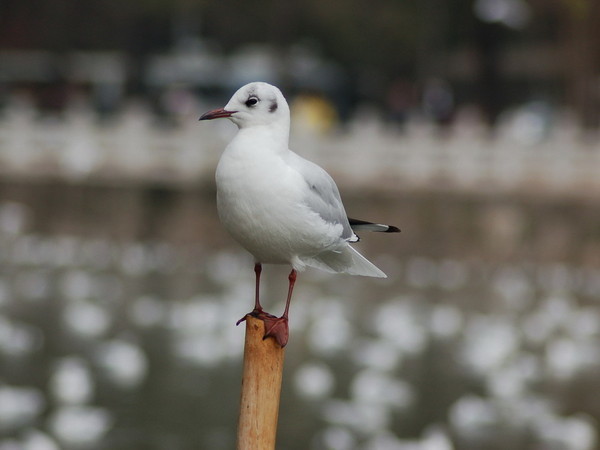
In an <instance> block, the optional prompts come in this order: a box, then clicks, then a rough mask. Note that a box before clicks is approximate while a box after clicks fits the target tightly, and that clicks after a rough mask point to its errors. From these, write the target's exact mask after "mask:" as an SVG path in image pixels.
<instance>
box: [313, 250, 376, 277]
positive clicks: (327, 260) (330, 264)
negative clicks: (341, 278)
mask: <svg viewBox="0 0 600 450" xmlns="http://www.w3.org/2000/svg"><path fill="white" fill-rule="evenodd" d="M302 262H303V263H304V264H306V265H307V266H310V267H315V268H317V269H321V270H325V271H327V272H333V273H347V274H349V275H362V276H364V277H376V278H387V275H386V274H385V273H383V272H382V271H381V270H380V269H379V268H378V267H377V266H376V265H375V264H373V263H372V262H371V261H369V260H368V259H367V258H365V257H364V256H363V255H361V254H360V253H358V251H356V250H355V249H353V248H352V247H350V246H349V245H346V246H344V247H343V248H342V249H340V250H337V251H328V252H323V253H321V254H319V255H318V256H315V257H314V258H303V259H302Z"/></svg>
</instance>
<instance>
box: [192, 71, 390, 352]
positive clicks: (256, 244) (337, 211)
mask: <svg viewBox="0 0 600 450" xmlns="http://www.w3.org/2000/svg"><path fill="white" fill-rule="evenodd" d="M223 117H225V118H228V119H229V120H231V121H232V122H233V123H235V124H236V125H237V126H238V128H239V131H238V133H237V134H236V135H235V137H234V138H233V140H232V141H231V142H230V143H229V145H228V146H227V148H226V149H225V151H224V152H223V155H222V156H221V159H220V161H219V164H218V166H217V172H216V182H217V209H218V212H219V218H220V219H221V222H222V224H223V226H224V227H225V228H226V229H227V231H229V233H230V234H231V235H232V236H233V238H234V239H235V240H236V241H238V242H239V243H240V244H241V245H242V246H243V247H244V248H245V249H246V250H248V251H249V252H250V253H251V254H252V255H253V256H254V259H255V266H254V270H255V273H256V297H255V307H254V310H253V311H252V312H251V313H250V315H252V316H254V317H257V318H259V319H261V320H263V321H264V323H265V330H266V332H265V337H268V336H273V337H274V338H275V339H276V340H277V342H279V344H280V345H281V346H284V345H285V344H286V343H287V340H288V325H287V321H288V312H289V305H290V299H291V296H292V290H293V288H294V283H295V281H296V273H297V272H298V271H302V270H303V269H304V268H305V267H306V266H309V267H315V268H318V269H322V270H326V271H328V272H334V273H347V274H350V275H363V276H368V277H379V278H385V276H386V275H385V274H384V273H383V272H382V271H381V270H380V269H378V268H377V267H376V266H375V265H374V264H372V263H371V262H369V261H368V260H367V259H366V258H365V257H364V256H362V255H361V254H360V253H358V252H357V251H356V250H355V249H353V248H352V247H351V246H350V244H351V243H353V242H357V241H358V236H356V234H354V230H368V231H382V232H398V231H400V230H399V229H398V228H396V227H394V226H391V225H383V224H377V223H371V222H366V221H362V220H355V219H349V218H348V217H347V215H346V211H345V210H344V205H343V204H342V200H341V198H340V193H339V191H338V188H337V186H336V184H335V182H334V181H333V179H332V178H331V176H329V174H328V173H327V172H325V170H323V169H322V168H321V167H319V166H318V165H316V164H314V163H312V162H310V161H308V160H306V159H304V158H302V157H301V156H299V155H297V154H296V153H294V152H293V151H291V150H290V149H289V147H288V145H289V133H290V109H289V107H288V104H287V102H286V100H285V98H284V96H283V94H282V93H281V91H280V90H279V89H278V88H276V87H275V86H272V85H270V84H267V83H262V82H254V83H250V84H247V85H245V86H243V87H241V88H240V89H239V90H238V91H237V92H236V93H235V94H234V95H233V97H232V98H231V100H229V103H227V105H225V107H224V108H219V109H215V110H212V111H209V112H207V113H206V114H204V115H203V116H202V117H200V120H211V119H217V118H223ZM263 263H264V264H290V265H291V266H292V271H291V272H290V275H289V290H288V297H287V302H286V307H285V311H284V313H283V315H282V316H281V317H275V316H273V315H271V314H268V313H266V312H264V311H263V309H262V307H261V305H260V301H259V285H260V273H261V270H262V264H263ZM244 318H245V317H244ZM242 320H244V319H242ZM238 323H239V322H238Z"/></svg>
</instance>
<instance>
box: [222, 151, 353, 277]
mask: <svg viewBox="0 0 600 450" xmlns="http://www.w3.org/2000/svg"><path fill="white" fill-rule="evenodd" d="M249 141H250V142H249ZM248 145H251V146H252V147H254V148H252V149H250V148H248ZM286 156H289V152H276V151H272V149H269V148H268V147H264V146H263V147H260V146H256V145H253V144H252V142H251V140H248V139H234V140H233V141H232V142H231V143H230V145H229V146H228V147H227V149H226V150H225V152H224V153H223V155H222V157H221V160H220V161H219V165H218V167H217V172H216V182H217V208H218V211H219V218H220V219H221V222H222V223H223V225H224V227H225V228H226V229H227V231H229V233H231V235H232V236H233V237H234V239H236V240H237V241H238V242H239V243H240V244H241V245H242V246H243V247H244V248H246V250H248V251H249V252H250V253H252V255H254V257H255V258H256V260H257V261H260V262H263V263H276V264H283V263H290V264H292V265H294V266H298V265H301V264H300V263H299V258H300V259H303V258H312V257H315V256H317V255H318V254H319V253H321V252H324V251H328V250H335V249H336V247H339V246H344V245H347V244H346V242H345V240H344V239H342V238H341V234H342V225H340V224H332V223H327V222H326V221H324V220H323V219H322V218H321V217H320V216H319V214H317V213H316V212H314V211H311V210H310V208H309V207H308V205H307V204H306V203H305V199H306V190H307V189H309V187H308V185H307V184H306V182H305V180H304V179H303V178H302V175H301V174H300V173H299V172H298V171H297V170H295V168H294V167H293V166H292V165H290V164H289V162H288V161H286ZM298 268H301V267H298Z"/></svg>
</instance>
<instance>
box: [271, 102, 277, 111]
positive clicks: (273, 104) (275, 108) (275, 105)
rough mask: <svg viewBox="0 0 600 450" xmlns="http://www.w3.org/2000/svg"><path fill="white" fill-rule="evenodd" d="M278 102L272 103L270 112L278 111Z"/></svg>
mask: <svg viewBox="0 0 600 450" xmlns="http://www.w3.org/2000/svg"><path fill="white" fill-rule="evenodd" d="M277 106H278V105H277V102H273V103H271V106H269V112H275V111H277Z"/></svg>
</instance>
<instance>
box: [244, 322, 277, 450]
mask: <svg viewBox="0 0 600 450" xmlns="http://www.w3.org/2000/svg"><path fill="white" fill-rule="evenodd" d="M264 334H265V329H264V323H263V321H262V320H259V319H256V318H254V317H252V316H247V317H246V341H245V344H244V368H243V373H242V394H241V399H240V416H239V421H238V434H237V449H238V450H274V449H275V437H276V435H277V417H278V414H279V396H280V393H281V379H282V375H283V359H284V355H285V350H284V349H283V348H281V346H280V345H279V344H278V343H277V342H276V341H275V339H272V338H268V339H263V336H264Z"/></svg>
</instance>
